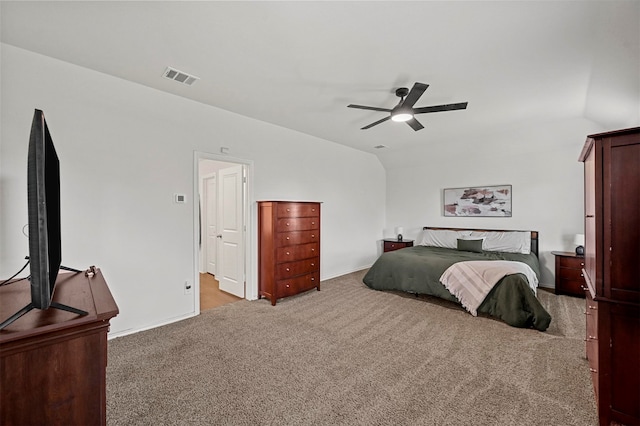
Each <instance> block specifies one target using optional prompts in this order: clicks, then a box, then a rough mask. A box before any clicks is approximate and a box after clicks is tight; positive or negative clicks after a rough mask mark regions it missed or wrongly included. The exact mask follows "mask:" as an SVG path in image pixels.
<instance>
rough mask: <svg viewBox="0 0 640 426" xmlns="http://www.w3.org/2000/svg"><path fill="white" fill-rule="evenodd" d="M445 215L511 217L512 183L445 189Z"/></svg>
mask: <svg viewBox="0 0 640 426" xmlns="http://www.w3.org/2000/svg"><path fill="white" fill-rule="evenodd" d="M443 201H444V215H445V216H477V217H483V216H484V217H511V185H496V186H477V187H469V188H449V189H445V190H444V196H443Z"/></svg>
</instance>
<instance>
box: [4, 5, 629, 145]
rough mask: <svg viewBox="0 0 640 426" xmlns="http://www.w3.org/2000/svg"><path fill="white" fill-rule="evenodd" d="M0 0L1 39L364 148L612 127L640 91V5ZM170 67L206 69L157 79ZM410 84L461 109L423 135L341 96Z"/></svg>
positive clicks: (375, 94) (386, 100)
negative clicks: (588, 122)
mask: <svg viewBox="0 0 640 426" xmlns="http://www.w3.org/2000/svg"><path fill="white" fill-rule="evenodd" d="M0 7H1V9H0V12H1V23H2V28H1V37H2V42H4V43H8V44H11V45H14V46H17V47H20V48H24V49H27V50H30V51H34V52H38V53H41V54H44V55H47V56H51V57H54V58H58V59H61V60H64V61H67V62H70V63H73V64H77V65H80V66H83V67H87V68H90V69H93V70H96V71H100V72H103V73H106V74H110V75H113V76H117V77H120V78H123V79H126V80H130V81H133V82H137V83H140V84H143V85H145V86H149V87H153V88H156V89H158V90H162V91H165V92H169V93H173V94H176V95H179V96H183V97H185V98H190V99H193V100H196V101H198V102H202V103H205V104H208V105H213V106H215V107H219V108H222V109H225V110H228V111H232V112H235V113H238V114H242V115H244V116H248V117H252V118H255V119H258V120H262V121H265V122H269V123H273V124H276V125H279V126H283V127H286V128H290V129H294V130H297V131H300V132H303V133H306V134H309V135H314V136H317V137H319V138H322V139H326V140H329V141H333V142H337V143H340V144H344V145H348V146H351V147H353V148H356V149H360V150H363V151H366V152H375V153H380V152H381V151H376V150H375V149H374V148H373V147H374V146H376V145H380V144H382V145H386V146H388V147H389V148H390V149H396V150H397V149H400V148H403V147H410V146H413V145H416V144H424V143H425V141H427V142H434V141H439V140H446V139H447V138H451V137H455V136H456V135H462V134H475V133H478V132H483V131H486V129H487V128H491V127H495V126H502V125H506V124H511V123H518V122H521V121H527V120H536V121H539V122H544V121H545V120H556V119H558V118H565V117H586V118H590V119H592V120H595V121H598V120H600V121H601V122H602V125H603V126H606V125H611V126H615V125H616V124H617V122H616V120H618V121H620V117H616V116H615V115H612V116H607V111H612V109H611V108H607V106H608V105H614V104H617V105H621V103H622V104H624V103H625V102H626V103H627V104H629V103H632V104H633V103H636V104H637V103H638V102H639V90H640V89H639V86H640V82H639V80H640V77H638V76H639V75H640V2H637V1H627V2H621V1H588V2H585V1H567V2H551V1H534V2H527V1H495V2H489V1H467V2H463V1H448V2H437V1H410V2H399V1H375V2H362V1H348V2H337V1H336V2H327V1H321V2H309V1H299V2H267V1H258V2H248V1H233V2H217V1H197V2H184V1H177V2H155V1H142V2H130V1H125V2H115V1H111V2H93V1H91V2H78V1H72V2H65V1H50V2H9V1H2V3H0ZM612 62H613V63H612ZM605 64H606V66H605ZM167 66H171V67H174V68H177V69H179V70H181V71H184V72H187V73H191V74H194V75H196V76H198V77H200V79H201V80H199V81H197V82H196V83H195V84H194V85H193V86H184V85H181V84H178V83H176V82H174V81H170V80H166V79H164V78H162V74H163V71H164V70H165V67H167ZM415 81H420V82H423V83H427V84H429V85H430V87H429V89H428V90H427V91H426V92H425V94H424V95H423V96H422V98H421V99H420V100H419V101H418V102H417V103H416V105H415V106H416V107H421V106H428V105H438V104H443V103H455V102H464V101H468V102H469V106H468V108H467V109H466V110H463V111H452V112H440V113H434V114H424V115H420V116H417V118H418V119H419V120H420V121H421V122H422V124H423V125H424V126H425V129H423V130H420V131H418V132H414V131H413V130H412V129H411V128H410V127H409V126H407V125H406V124H404V123H394V122H391V121H388V122H385V123H383V124H381V125H379V126H376V127H373V128H371V129H370V130H360V127H363V126H365V125H367V124H369V123H372V122H374V121H377V120H378V119H380V118H383V117H384V115H385V113H382V112H375V111H363V110H356V109H351V108H347V107H346V106H347V105H348V104H350V103H355V104H360V105H371V106H380V107H384V108H391V107H393V106H394V105H395V104H396V103H397V100H398V98H396V97H395V95H394V91H395V89H396V88H397V87H401V86H406V87H409V88H410V87H411V85H412V84H413V83H414V82H415ZM623 106H624V105H623ZM639 108H640V107H639ZM627 110H628V108H627ZM610 114H612V113H610ZM627 120H628V119H627ZM623 122H625V123H626V122H627V121H623Z"/></svg>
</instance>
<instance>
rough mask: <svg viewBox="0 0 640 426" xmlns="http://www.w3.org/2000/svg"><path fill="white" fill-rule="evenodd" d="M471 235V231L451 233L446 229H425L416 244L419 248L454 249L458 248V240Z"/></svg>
mask: <svg viewBox="0 0 640 426" xmlns="http://www.w3.org/2000/svg"><path fill="white" fill-rule="evenodd" d="M469 235H471V231H451V230H448V229H425V230H424V231H423V233H422V239H421V240H420V242H419V243H418V244H419V245H421V246H432V247H444V248H452V249H455V248H457V247H458V238H465V237H468V236H469Z"/></svg>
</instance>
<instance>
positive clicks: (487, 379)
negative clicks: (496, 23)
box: [107, 271, 597, 426]
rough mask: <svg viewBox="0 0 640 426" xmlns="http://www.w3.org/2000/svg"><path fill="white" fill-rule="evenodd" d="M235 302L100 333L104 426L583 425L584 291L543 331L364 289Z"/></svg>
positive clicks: (587, 394) (340, 285)
mask: <svg viewBox="0 0 640 426" xmlns="http://www.w3.org/2000/svg"><path fill="white" fill-rule="evenodd" d="M364 272H365V271H361V272H357V273H353V274H349V275H346V276H343V277H339V278H336V279H332V280H328V281H324V282H323V283H322V287H321V288H322V291H320V292H318V291H315V290H313V291H310V292H307V293H304V294H302V295H299V296H296V297H292V298H288V299H284V300H281V301H279V302H278V304H277V306H275V307H272V306H271V304H270V303H269V302H268V301H266V300H260V301H253V302H249V301H246V300H243V301H240V302H237V303H233V304H230V305H226V306H222V307H219V308H215V309H212V310H210V311H207V312H205V313H203V314H202V315H200V316H199V317H196V318H193V319H189V320H185V321H181V322H178V323H174V324H171V325H168V326H165V327H161V328H156V329H153V330H149V331H145V332H141V333H137V334H134V335H130V336H125V337H121V338H118V339H114V340H111V341H110V342H109V365H108V368H107V423H108V424H109V425H187V424H189V425H191V424H200V425H337V424H340V425H545V426H549V425H581V426H584V425H596V424H597V419H596V408H595V402H594V397H593V390H592V385H591V382H590V376H589V369H588V366H587V362H586V360H585V358H584V342H583V340H582V339H583V338H584V315H583V314H582V312H583V310H584V300H581V299H575V298H570V297H568V296H556V295H553V294H551V293H547V292H540V294H539V296H540V299H541V301H542V302H543V304H544V305H545V307H546V308H547V309H548V310H549V312H550V313H551V315H552V316H553V320H552V323H551V326H550V328H549V330H548V331H547V332H544V333H542V332H539V331H535V330H523V329H517V328H513V327H510V326H508V325H506V324H504V323H502V322H499V321H496V320H492V319H490V318H482V317H478V318H474V317H472V316H471V315H470V314H468V313H467V312H465V311H464V310H462V309H461V308H458V307H456V306H455V305H452V304H448V303H441V302H434V301H433V300H432V299H425V298H416V297H413V296H406V295H400V294H395V293H385V292H378V291H374V290H370V289H369V288H367V287H366V286H365V285H364V284H362V281H361V280H362V276H363V275H364Z"/></svg>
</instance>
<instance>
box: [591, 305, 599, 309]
mask: <svg viewBox="0 0 640 426" xmlns="http://www.w3.org/2000/svg"><path fill="white" fill-rule="evenodd" d="M589 309H598V308H597V307H595V306H591V305H589Z"/></svg>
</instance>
